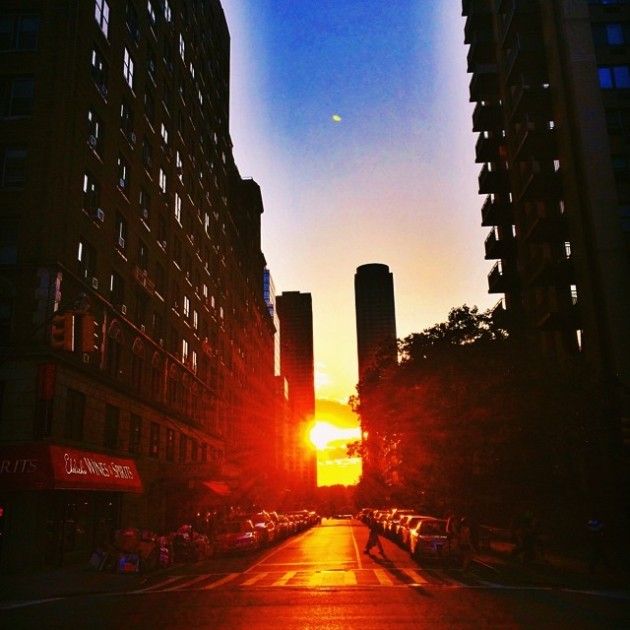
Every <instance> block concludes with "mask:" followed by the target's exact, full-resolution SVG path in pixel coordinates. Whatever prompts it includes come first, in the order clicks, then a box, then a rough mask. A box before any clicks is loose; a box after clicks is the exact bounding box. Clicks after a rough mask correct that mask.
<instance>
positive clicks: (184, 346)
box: [182, 339, 188, 361]
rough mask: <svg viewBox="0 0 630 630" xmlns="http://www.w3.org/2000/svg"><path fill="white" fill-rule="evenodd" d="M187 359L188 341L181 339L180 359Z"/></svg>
mask: <svg viewBox="0 0 630 630" xmlns="http://www.w3.org/2000/svg"><path fill="white" fill-rule="evenodd" d="M187 360H188V342H187V341H186V340H185V339H182V361H187Z"/></svg>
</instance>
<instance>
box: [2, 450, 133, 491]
mask: <svg viewBox="0 0 630 630" xmlns="http://www.w3.org/2000/svg"><path fill="white" fill-rule="evenodd" d="M55 489H56V490H101V491H109V492H138V493H140V492H142V481H141V479H140V475H139V473H138V469H137V468H136V463H135V461H134V460H133V459H128V458H124V457H114V456H112V455H104V454H102V453H94V452H91V451H84V450H81V449H77V448H73V447H67V446H59V445H57V444H45V443H43V442H36V443H30V444H15V445H12V446H5V447H0V490H55Z"/></svg>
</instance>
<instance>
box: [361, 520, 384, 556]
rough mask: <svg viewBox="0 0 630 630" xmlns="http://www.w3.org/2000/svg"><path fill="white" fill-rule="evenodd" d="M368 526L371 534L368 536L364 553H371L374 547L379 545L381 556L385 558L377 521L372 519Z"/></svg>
mask: <svg viewBox="0 0 630 630" xmlns="http://www.w3.org/2000/svg"><path fill="white" fill-rule="evenodd" d="M368 527H369V528H370V535H369V536H368V539H367V542H366V543H365V549H364V550H363V553H367V554H368V555H369V554H370V550H371V549H372V547H378V550H379V552H380V554H381V556H382V557H383V558H384V557H385V552H384V551H383V544H382V543H381V539H380V538H379V535H378V529H377V523H376V521H374V520H371V521H370V522H369V523H368Z"/></svg>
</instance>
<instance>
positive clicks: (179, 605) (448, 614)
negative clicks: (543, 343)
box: [0, 521, 630, 630]
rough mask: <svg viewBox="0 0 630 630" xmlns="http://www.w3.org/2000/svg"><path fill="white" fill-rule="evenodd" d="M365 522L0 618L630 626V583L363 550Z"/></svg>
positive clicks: (8, 622)
mask: <svg viewBox="0 0 630 630" xmlns="http://www.w3.org/2000/svg"><path fill="white" fill-rule="evenodd" d="M366 538H367V529H366V528H365V527H364V526H363V525H362V524H361V523H358V522H356V521H324V523H323V524H322V525H321V526H319V527H315V528H313V529H311V530H308V531H307V532H305V533H303V534H300V535H298V536H296V537H294V538H291V539H289V540H287V541H285V542H283V543H281V544H279V545H277V546H275V547H272V548H271V549H268V550H265V551H264V552H260V553H258V554H255V555H251V556H241V557H228V558H220V559H213V560H210V561H208V562H205V563H198V564H196V565H194V566H181V567H177V568H174V569H173V570H172V571H170V572H168V573H162V574H161V575H154V576H150V577H149V578H147V580H146V581H145V582H144V583H142V584H141V585H140V586H139V587H137V586H136V587H135V588H134V590H131V591H128V592H126V593H117V594H111V593H110V594H99V595H89V596H74V597H62V598H58V599H53V600H50V601H39V602H38V601H33V602H23V603H21V604H20V605H19V606H16V607H12V608H5V609H4V610H0V627H2V628H53V627H54V628H68V629H70V628H71V629H72V630H75V629H77V628H88V627H89V628H151V629H155V628H230V629H235V630H236V629H239V628H248V629H251V628H274V629H278V628H279V629H281V630H288V629H293V628H295V629H300V630H307V629H315V628H317V629H319V628H321V629H326V630H328V629H330V630H334V629H337V628H343V629H344V630H349V629H350V630H352V629H355V628H357V629H358V628H360V629H361V630H369V629H372V628H379V629H381V628H388V629H390V628H391V629H398V628H414V629H417V628H453V627H466V628H486V627H488V628H541V627H544V628H550V627H552V628H554V627H555V628H568V627H570V628H572V630H574V629H577V628H628V627H630V592H628V591H606V590H598V591H589V590H580V589H575V588H570V587H558V586H557V585H556V586H553V587H551V586H545V585H540V584H538V585H534V584H527V583H519V581H518V580H517V579H514V576H509V575H507V576H506V575H501V577H500V578H499V575H498V574H495V573H493V572H492V571H491V570H484V567H475V568H473V569H472V570H471V571H470V572H467V573H466V574H461V573H457V572H454V571H449V570H448V569H446V568H444V567H442V566H441V565H440V564H438V563H433V564H432V563H426V564H423V565H422V566H419V565H418V564H416V563H415V562H413V561H412V560H410V558H409V557H408V555H407V554H406V553H405V552H403V551H402V550H400V549H399V548H397V547H396V546H394V545H393V544H392V543H390V542H385V549H386V555H387V558H386V559H382V558H380V557H375V556H367V555H365V554H363V553H362V548H363V545H364V544H365V539H366Z"/></svg>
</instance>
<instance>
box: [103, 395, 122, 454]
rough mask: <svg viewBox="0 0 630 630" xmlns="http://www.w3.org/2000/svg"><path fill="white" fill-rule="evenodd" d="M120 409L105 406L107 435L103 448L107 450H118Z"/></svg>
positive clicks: (105, 434) (105, 435) (104, 438)
mask: <svg viewBox="0 0 630 630" xmlns="http://www.w3.org/2000/svg"><path fill="white" fill-rule="evenodd" d="M119 416H120V409H118V407H114V406H113V405H105V433H104V436H103V446H104V447H105V448H112V449H114V448H118V422H119Z"/></svg>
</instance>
